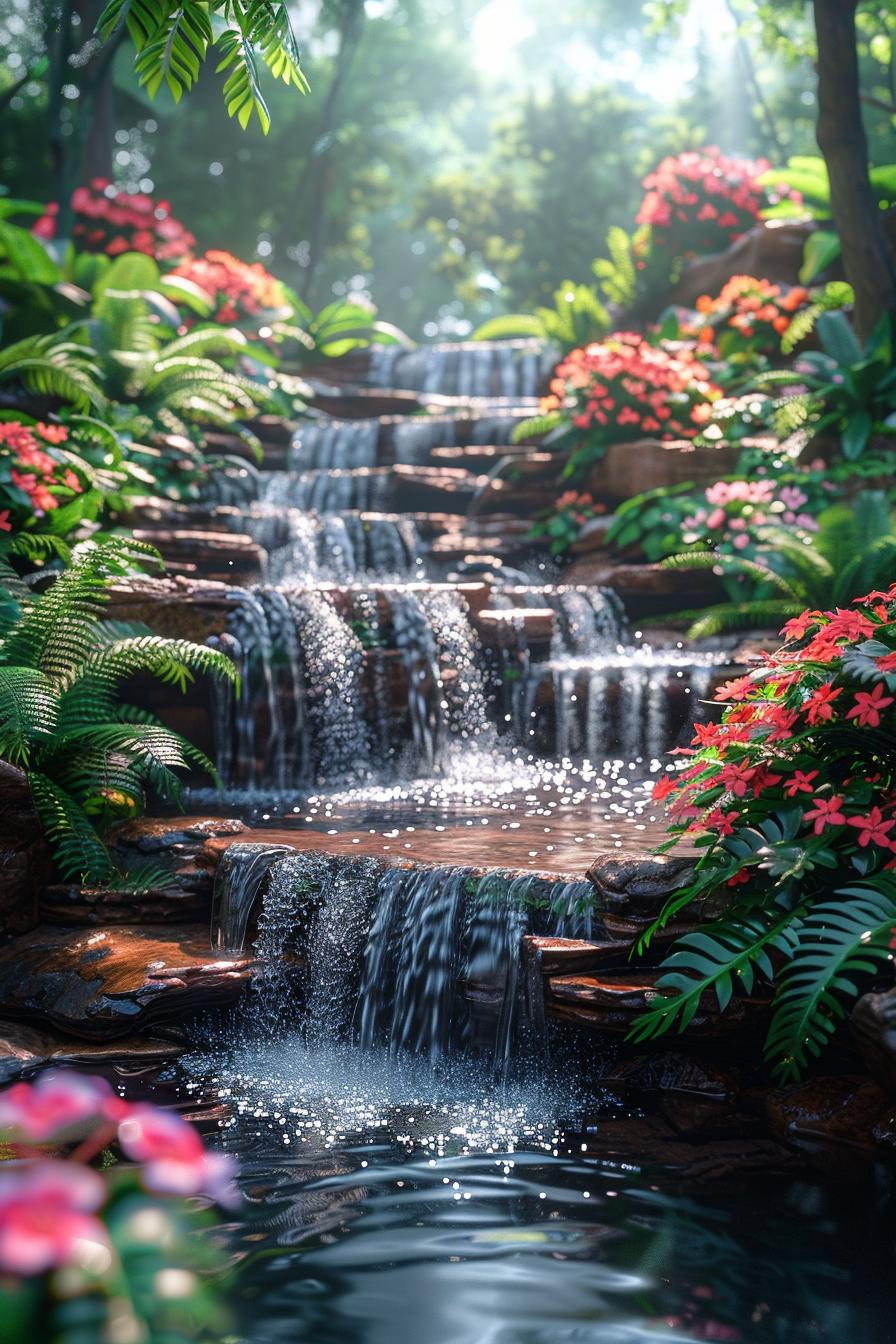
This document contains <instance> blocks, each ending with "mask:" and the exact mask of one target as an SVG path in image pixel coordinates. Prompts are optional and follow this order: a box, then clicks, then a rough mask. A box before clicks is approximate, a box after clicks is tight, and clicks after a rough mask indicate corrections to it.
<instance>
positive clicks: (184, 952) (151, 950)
mask: <svg viewBox="0 0 896 1344" xmlns="http://www.w3.org/2000/svg"><path fill="white" fill-rule="evenodd" d="M252 969H253V962H252V959H251V958H249V957H237V958H227V959H223V958H221V959H218V960H216V959H215V957H214V954H213V953H212V952H211V951H210V950H209V938H208V930H207V929H206V928H205V927H204V926H202V925H187V926H186V927H184V928H172V927H170V926H166V925H155V926H149V927H146V928H117V927H112V928H103V929H96V930H91V931H90V932H87V931H85V930H82V929H73V928H58V927H51V928H42V929H40V930H38V931H37V932H35V933H32V934H29V935H27V936H25V937H22V938H17V939H15V940H14V941H13V942H11V943H8V944H7V945H6V946H5V947H3V948H2V949H0V1012H2V1013H3V1014H4V1015H6V1016H8V1017H12V1018H16V1019H19V1018H26V1019H36V1020H38V1021H41V1022H45V1023H50V1024H51V1025H52V1026H54V1027H56V1028H58V1029H59V1030H60V1031H63V1032H67V1033H70V1034H71V1035H74V1036H80V1037H85V1038H92V1039H112V1038H114V1037H117V1036H127V1035H129V1034H131V1033H133V1032H141V1033H142V1032H144V1031H146V1030H147V1029H148V1028H150V1027H156V1026H163V1027H164V1028H165V1030H166V1032H167V1031H175V1032H176V1030H177V1028H178V1027H179V1026H180V1025H182V1024H183V1021H184V1019H185V1018H186V1017H188V1016H190V1015H192V1014H194V1013H196V1012H199V1011H202V1010H204V1009H210V1008H219V1007H224V1006H226V1005H228V1004H231V1003H233V1002H234V1001H235V1000H236V999H237V998H239V996H240V995H241V994H242V992H243V991H244V990H245V989H246V987H247V985H248V983H249V981H250V978H251V974H252Z"/></svg>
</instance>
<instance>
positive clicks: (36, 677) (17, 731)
mask: <svg viewBox="0 0 896 1344" xmlns="http://www.w3.org/2000/svg"><path fill="white" fill-rule="evenodd" d="M58 713H59V697H58V693H57V691H56V688H55V687H54V685H53V683H52V681H51V680H50V678H49V677H47V676H45V675H44V673H43V672H38V671H35V670H33V669H31V668H28V667H0V758H2V759H4V760H7V761H11V762H12V763H13V765H19V764H27V762H28V760H29V757H30V755H31V751H32V748H33V747H34V746H35V745H36V744H39V743H40V742H42V741H43V742H47V741H49V740H51V739H52V736H53V733H54V731H55V729H56V723H57V718H58Z"/></svg>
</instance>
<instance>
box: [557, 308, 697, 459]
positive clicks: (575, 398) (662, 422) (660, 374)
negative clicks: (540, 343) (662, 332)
mask: <svg viewBox="0 0 896 1344" xmlns="http://www.w3.org/2000/svg"><path fill="white" fill-rule="evenodd" d="M721 395H722V392H721V388H719V387H716V385H715V384H714V383H713V382H712V380H711V378H710V375H709V372H708V371H707V369H706V367H705V366H704V365H703V364H702V363H701V362H700V361H699V360H698V359H697V358H696V356H695V355H694V354H693V353H692V352H691V351H690V350H687V349H674V350H673V349H670V348H669V347H668V346H667V345H665V344H663V343H662V342H661V343H660V344H659V345H651V344H650V342H649V341H647V340H645V338H644V337H643V336H641V335H639V334H638V333H637V332H631V331H617V332H615V333H614V334H613V335H612V336H608V337H607V338H606V339H605V340H603V341H601V342H599V343H595V344H594V345H588V346H585V348H584V349H580V350H573V351H572V352H571V354H569V355H567V357H566V358H565V359H564V360H563V362H562V363H561V364H559V365H558V366H557V369H556V370H555V373H554V378H553V380H552V382H551V395H550V396H549V397H547V398H545V400H544V401H543V403H542V406H543V409H544V410H545V411H553V410H563V411H568V412H569V413H570V418H571V421H572V424H573V425H574V426H575V428H576V429H581V430H587V431H590V433H591V434H592V435H593V436H594V437H595V438H596V439H598V440H599V441H600V442H601V443H602V444H603V445H604V446H606V445H608V444H610V443H613V442H620V441H627V440H632V439H639V438H643V437H644V436H645V435H648V434H654V435H657V436H659V437H660V438H663V439H676V438H685V439H692V438H694V437H695V435H696V434H697V432H698V424H699V423H702V422H701V420H700V411H701V410H705V412H706V414H707V415H708V413H709V409H710V406H711V403H712V402H713V401H714V400H715V399H716V398H718V397H720V396H721ZM704 418H705V417H704Z"/></svg>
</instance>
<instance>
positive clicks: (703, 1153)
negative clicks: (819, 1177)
mask: <svg viewBox="0 0 896 1344" xmlns="http://www.w3.org/2000/svg"><path fill="white" fill-rule="evenodd" d="M585 1151H586V1152H587V1155H588V1156H589V1157H592V1158H596V1159H597V1160H598V1161H602V1162H616V1163H618V1162H626V1163H637V1164H638V1165H639V1166H649V1167H651V1168H654V1167H658V1168H663V1169H664V1170H665V1171H667V1172H669V1173H670V1174H673V1175H675V1176H676V1177H680V1178H681V1179H682V1180H687V1182H688V1183H689V1184H704V1183H708V1182H710V1181H717V1180H726V1179H728V1178H730V1177H732V1176H739V1175H743V1174H745V1173H747V1172H750V1171H759V1172H768V1171H787V1170H788V1169H792V1168H793V1167H794V1166H796V1165H798V1161H799V1159H798V1158H797V1157H796V1155H795V1154H794V1153H792V1152H789V1151H788V1150H787V1148H786V1147H784V1145H783V1144H780V1143H776V1142H775V1141H774V1140H771V1139H766V1138H742V1137H739V1138H736V1139H731V1138H727V1139H708V1140H707V1139H705V1138H702V1137H701V1138H698V1140H697V1142H689V1141H688V1140H687V1139H684V1138H682V1137H681V1136H680V1135H678V1134H676V1133H675V1131H674V1130H673V1129H672V1127H671V1126H670V1125H669V1124H668V1122H667V1121H666V1120H664V1118H663V1117H662V1116H647V1117H644V1118H634V1117H631V1116H626V1117H625V1119H622V1120H602V1121H601V1122H600V1123H599V1124H598V1125H597V1133H596V1134H595V1135H591V1134H589V1135H588V1136H587V1143H586V1146H585Z"/></svg>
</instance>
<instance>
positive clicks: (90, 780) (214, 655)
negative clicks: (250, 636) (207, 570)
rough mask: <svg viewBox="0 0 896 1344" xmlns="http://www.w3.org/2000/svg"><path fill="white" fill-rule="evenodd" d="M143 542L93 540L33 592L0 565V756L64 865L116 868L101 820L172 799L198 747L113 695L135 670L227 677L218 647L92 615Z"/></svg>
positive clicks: (80, 869) (98, 870)
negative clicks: (19, 773) (21, 780)
mask: <svg viewBox="0 0 896 1344" xmlns="http://www.w3.org/2000/svg"><path fill="white" fill-rule="evenodd" d="M153 556H154V552H153V551H152V548H151V547H148V546H144V545H140V544H138V543H136V542H133V541H132V542H123V541H117V540H116V541H113V540H101V541H98V542H95V543H87V544H85V545H83V546H81V547H78V548H77V549H76V551H75V553H74V556H73V558H72V563H71V566H70V567H69V568H67V569H65V570H64V571H63V572H62V573H61V574H60V575H59V577H58V578H57V579H56V580H55V582H54V583H52V585H51V586H50V587H49V588H47V589H46V591H44V592H42V593H40V594H39V595H37V596H35V595H34V594H33V593H32V592H31V590H30V589H29V588H28V586H27V585H25V584H24V583H22V582H21V581H20V580H18V579H17V577H16V575H15V573H14V572H13V570H12V569H11V568H9V566H8V565H4V571H5V572H4V573H3V574H2V575H0V578H2V583H3V587H2V588H0V599H2V607H0V637H2V642H0V758H2V759H4V760H7V761H10V762H12V763H13V764H14V765H18V766H20V767H21V768H22V769H23V770H25V772H26V774H27V776H28V781H29V784H30V787H31V793H32V796H33V798H34V803H35V806H36V808H37V811H38V814H39V816H40V819H41V821H42V823H43V826H44V830H45V831H46V834H47V837H48V839H49V841H50V844H51V847H52V850H53V854H54V857H55V861H56V865H57V867H58V869H59V871H60V873H61V874H62V875H63V876H65V877H70V878H78V879H80V880H82V881H89V882H107V881H109V880H110V879H112V878H113V877H114V876H115V871H114V867H113V864H112V860H111V859H110V857H109V854H108V852H107V850H106V848H105V846H104V844H103V841H102V833H103V831H104V830H105V828H106V826H107V825H108V824H109V823H110V822H112V821H114V820H116V819H121V818H124V817H130V816H134V815H136V814H138V813H140V812H141V811H142V810H143V807H144V805H145V802H146V799H147V797H148V796H149V795H153V796H156V797H160V798H162V799H165V798H167V799H171V800H174V801H177V799H178V798H179V788H180V786H179V783H178V778H177V773H176V772H177V771H179V770H184V769H186V768H187V767H188V766H192V767H198V768H199V769H200V770H205V771H207V772H208V773H210V774H211V775H212V777H213V778H214V777H215V773H214V767H213V766H212V765H211V763H210V762H209V761H208V760H207V759H206V758H205V757H204V756H203V754H202V753H201V752H199V751H197V750H196V748H194V747H192V746H191V745H190V744H189V743H188V742H187V741H186V740H185V739H184V738H182V737H180V736H179V735H178V734H177V733H172V732H170V731H169V730H168V729H167V728H165V727H164V726H163V725H162V724H161V723H160V722H159V721H158V720H156V719H155V718H154V717H153V716H152V715H151V714H148V713H146V712H145V711H144V710H141V709H139V708H137V707H135V706H133V705H129V704H127V703H125V702H123V701H121V700H120V699H119V688H120V684H121V683H122V682H126V681H127V680H128V679H129V678H131V677H133V676H134V675H136V674H138V673H139V674H142V675H144V676H150V677H155V678H157V679H159V680H160V681H162V682H165V683H166V684H168V685H172V686H175V687H178V688H179V689H180V690H186V688H187V687H188V685H189V684H190V683H191V682H192V681H193V679H194V677H195V676H196V674H197V673H199V674H204V675H211V676H216V677H223V678H226V679H228V680H230V681H234V680H235V679H236V673H235V670H234V667H233V664H232V663H231V662H230V661H229V660H228V659H227V658H226V657H225V656H224V655H223V654H221V653H219V652H216V651H214V650H212V649H209V648H205V647H203V646H202V645H197V644H192V643H190V642H189V641H187V640H182V639H164V638H161V637H160V636H158V635H153V634H152V633H151V632H150V631H149V630H148V629H146V628H144V627H139V626H127V627H123V626H121V625H119V624H117V623H115V622H113V621H108V620H105V619H104V618H103V607H104V604H105V602H106V601H107V598H108V587H109V584H110V583H111V582H112V581H114V579H115V578H116V577H118V576H120V575H121V574H123V573H126V572H128V571H129V570H130V569H132V567H133V565H134V564H135V563H137V564H139V563H140V562H141V561H142V562H145V561H146V560H151V559H152V558H153Z"/></svg>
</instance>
